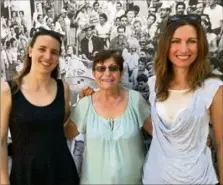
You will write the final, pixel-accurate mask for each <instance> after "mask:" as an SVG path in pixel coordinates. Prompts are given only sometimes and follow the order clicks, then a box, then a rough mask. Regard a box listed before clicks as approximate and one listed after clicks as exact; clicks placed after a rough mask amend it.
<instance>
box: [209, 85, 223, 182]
mask: <svg viewBox="0 0 223 185" xmlns="http://www.w3.org/2000/svg"><path fill="white" fill-rule="evenodd" d="M210 112H211V119H212V125H213V131H214V137H215V141H216V147H217V161H218V175H219V183H220V184H223V86H221V87H220V88H219V89H218V91H217V93H216V95H215V97H214V100H213V102H212V105H211V107H210Z"/></svg>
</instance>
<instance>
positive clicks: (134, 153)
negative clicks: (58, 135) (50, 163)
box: [67, 51, 150, 184]
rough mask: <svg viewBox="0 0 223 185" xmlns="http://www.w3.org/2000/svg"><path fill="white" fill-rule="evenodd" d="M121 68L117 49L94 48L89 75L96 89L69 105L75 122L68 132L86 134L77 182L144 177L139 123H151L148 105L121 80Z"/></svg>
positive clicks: (129, 180) (126, 180) (118, 181)
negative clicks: (122, 85) (93, 57)
mask: <svg viewBox="0 0 223 185" xmlns="http://www.w3.org/2000/svg"><path fill="white" fill-rule="evenodd" d="M122 72H123V58H122V57H121V56H120V55H119V54H117V53H116V52H114V51H104V52H102V53H98V54H97V55H96V57H95V59H94V63H93V75H94V77H95V80H96V83H97V85H98V87H99V91H97V92H96V93H94V94H93V95H91V96H86V97H84V98H82V99H81V100H80V101H79V102H78V103H77V105H76V107H75V108H74V109H73V111H72V114H71V120H72V121H73V122H74V123H75V124H76V127H70V132H71V135H72V134H73V136H75V135H78V133H83V134H85V135H86V148H85V152H84V157H83V166H82V171H81V184H141V183H142V181H141V177H142V167H143V163H144V160H145V147H144V144H143V138H142V133H141V127H142V126H143V124H144V125H145V126H149V109H148V105H147V103H146V101H145V100H144V99H143V98H142V96H141V95H140V94H139V93H138V92H136V91H133V90H127V89H124V88H122V87H121V86H120V79H121V76H122ZM68 125H69V124H68ZM149 129H150V128H149V127H147V130H148V132H149ZM67 134H68V133H67Z"/></svg>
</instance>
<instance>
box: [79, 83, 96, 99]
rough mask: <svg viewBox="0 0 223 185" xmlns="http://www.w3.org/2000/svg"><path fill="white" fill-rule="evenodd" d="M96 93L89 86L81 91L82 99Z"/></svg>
mask: <svg viewBox="0 0 223 185" xmlns="http://www.w3.org/2000/svg"><path fill="white" fill-rule="evenodd" d="M94 93H95V91H94V89H93V88H91V87H89V86H88V87H86V88H83V89H81V91H80V98H83V97H85V96H89V95H92V94H94Z"/></svg>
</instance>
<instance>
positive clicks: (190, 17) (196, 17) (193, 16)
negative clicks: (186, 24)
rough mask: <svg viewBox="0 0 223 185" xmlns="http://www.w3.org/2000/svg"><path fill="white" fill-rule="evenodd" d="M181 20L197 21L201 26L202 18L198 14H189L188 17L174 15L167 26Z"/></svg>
mask: <svg viewBox="0 0 223 185" xmlns="http://www.w3.org/2000/svg"><path fill="white" fill-rule="evenodd" d="M179 20H188V21H196V22H198V23H199V24H201V17H200V15H197V14H187V15H173V16H170V17H169V19H168V22H167V25H169V24H170V23H172V22H176V21H179Z"/></svg>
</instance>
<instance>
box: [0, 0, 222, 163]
mask: <svg viewBox="0 0 223 185" xmlns="http://www.w3.org/2000/svg"><path fill="white" fill-rule="evenodd" d="M191 13H193V14H199V15H200V16H201V24H202V26H203V27H204V29H205V31H206V34H207V39H208V43H209V51H210V62H211V64H212V67H213V70H214V71H215V73H219V74H222V73H223V1H222V0H1V79H2V80H10V79H12V78H13V76H14V75H16V74H17V73H19V71H20V70H21V68H22V66H23V62H22V58H23V55H24V54H25V52H26V47H27V43H28V42H29V40H30V38H32V36H33V34H34V33H35V31H36V29H37V28H39V27H44V28H46V29H49V30H54V31H57V32H59V33H61V34H62V35H63V45H62V54H61V58H60V61H59V69H60V76H59V78H61V79H64V80H65V81H66V82H67V83H68V84H69V85H70V89H71V106H75V103H76V102H77V100H78V93H79V91H80V90H81V89H82V88H84V87H85V86H90V87H92V88H94V89H96V88H97V87H96V85H95V82H94V79H93V76H92V71H91V68H92V63H93V62H92V59H93V57H94V55H95V54H96V53H97V52H99V51H102V50H104V49H118V50H120V53H121V54H122V56H123V58H124V74H123V77H122V84H123V86H125V87H127V88H131V89H135V90H137V91H139V92H140V93H141V94H142V96H143V97H144V98H145V99H146V100H147V101H148V97H149V87H148V83H147V81H148V78H149V77H150V76H152V75H154V71H153V61H154V56H155V54H156V45H157V40H158V39H159V36H160V34H162V33H163V32H164V31H165V26H166V22H167V20H168V17H169V16H170V15H174V14H191ZM83 140H84V136H81V135H80V136H78V137H77V138H76V139H74V140H73V141H69V143H70V144H69V145H70V148H71V150H72V154H73V155H74V159H80V158H81V157H80V156H81V155H80V154H81V153H82V152H83V150H84V142H83ZM75 142H76V143H75ZM147 142H148V141H147ZM148 143H149V142H148ZM78 145H82V146H78ZM75 148H76V149H75ZM76 153H77V154H76ZM75 155H76V156H75ZM78 165H80V163H78Z"/></svg>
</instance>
